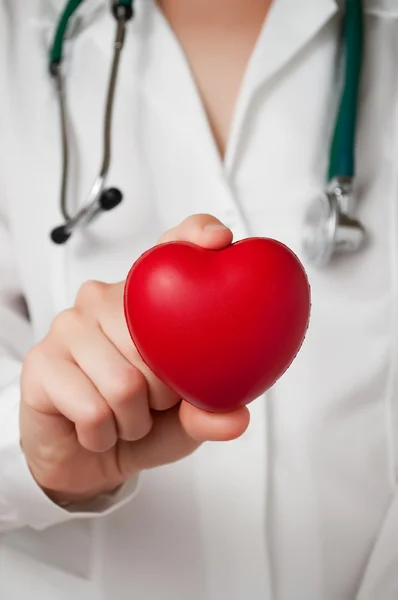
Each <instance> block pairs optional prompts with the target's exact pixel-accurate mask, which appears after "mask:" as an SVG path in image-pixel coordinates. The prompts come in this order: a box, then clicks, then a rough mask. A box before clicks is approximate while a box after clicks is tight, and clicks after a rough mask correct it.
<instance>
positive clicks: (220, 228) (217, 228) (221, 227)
mask: <svg viewBox="0 0 398 600" xmlns="http://www.w3.org/2000/svg"><path fill="white" fill-rule="evenodd" d="M226 229H228V228H227V227H225V225H218V224H216V223H211V224H209V225H206V226H205V227H204V230H205V231H225V230H226Z"/></svg>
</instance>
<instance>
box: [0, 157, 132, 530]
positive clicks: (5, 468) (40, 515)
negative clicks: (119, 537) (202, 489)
mask: <svg viewBox="0 0 398 600" xmlns="http://www.w3.org/2000/svg"><path fill="white" fill-rule="evenodd" d="M0 150H1V149H0ZM0 165H1V163H0ZM1 190H2V185H1V174H0V532H4V531H9V530H12V529H17V528H20V527H23V526H31V527H33V528H35V529H43V528H46V527H48V526H50V525H53V524H56V523H61V522H64V521H68V520H70V519H77V518H82V517H84V518H88V517H97V516H101V515H105V514H108V513H109V512H111V511H113V510H116V509H118V508H119V507H120V506H122V505H124V504H125V503H126V502H128V501H129V500H130V499H131V498H132V496H133V495H134V494H135V493H136V490H137V479H133V480H131V481H129V482H128V483H127V484H125V485H124V486H123V487H122V488H120V489H119V490H118V491H117V492H116V493H113V494H108V495H104V496H101V497H98V498H96V499H95V500H93V501H92V502H89V503H85V504H78V505H71V506H68V507H60V506H58V505H56V504H55V503H53V502H52V501H51V500H50V499H49V498H48V497H47V495H46V494H45V493H44V492H43V491H42V490H41V488H40V487H39V486H38V485H37V484H36V482H35V480H34V478H33V477H32V475H31V472H30V470H29V467H28V465H27V463H26V460H25V456H24V454H23V452H22V450H21V446H20V433H19V402H20V374H21V368H22V362H23V358H24V355H25V353H26V352H27V351H28V349H29V348H30V347H31V346H32V344H33V343H34V341H33V339H32V332H31V327H30V324H29V318H28V315H27V311H26V308H25V305H24V301H23V290H22V288H21V285H20V282H19V277H18V269H17V267H16V264H15V260H14V255H13V250H12V235H11V232H10V230H9V227H8V224H7V215H6V208H5V205H6V201H5V197H4V191H3V193H2V191H1ZM3 190H4V187H3Z"/></svg>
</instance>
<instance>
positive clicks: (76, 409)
mask: <svg viewBox="0 0 398 600" xmlns="http://www.w3.org/2000/svg"><path fill="white" fill-rule="evenodd" d="M34 366H35V369H39V370H40V372H41V373H46V377H43V378H40V384H36V385H34V384H33V382H34V379H32V378H30V386H29V390H28V393H27V390H22V393H23V395H24V396H25V403H26V404H27V405H28V406H30V407H31V408H33V409H34V410H35V411H38V412H43V413H47V414H50V415H54V414H56V413H57V412H58V413H60V414H62V415H63V416H65V417H66V418H67V419H68V420H69V421H71V422H72V423H74V425H75V429H76V434H77V438H78V440H79V443H80V445H81V446H83V447H84V448H86V449H87V450H91V451H92V452H105V451H106V450H109V449H110V448H112V447H113V446H114V445H115V444H116V442H117V430H116V423H115V420H114V416H113V413H112V410H111V409H110V407H109V406H108V405H107V403H106V401H105V400H104V398H103V397H102V396H101V394H100V393H99V392H98V390H97V389H96V388H95V386H94V385H93V383H92V382H91V381H90V380H89V378H88V377H86V376H85V374H84V373H83V372H82V371H81V370H80V369H79V367H78V366H77V365H76V364H74V363H73V362H71V361H68V360H63V359H59V358H53V357H49V356H47V355H46V354H45V353H43V352H41V353H39V352H37V356H36V357H35V360H34ZM27 368H29V366H28V367H27Z"/></svg>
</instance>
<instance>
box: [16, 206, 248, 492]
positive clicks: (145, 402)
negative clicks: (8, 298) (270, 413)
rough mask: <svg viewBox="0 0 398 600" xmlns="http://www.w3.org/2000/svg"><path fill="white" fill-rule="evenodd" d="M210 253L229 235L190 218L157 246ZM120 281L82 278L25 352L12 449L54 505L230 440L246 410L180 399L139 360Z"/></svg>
mask: <svg viewBox="0 0 398 600" xmlns="http://www.w3.org/2000/svg"><path fill="white" fill-rule="evenodd" d="M172 240H179V241H190V242H193V243H195V244H198V245H201V246H203V247H206V248H214V249H220V248H222V247H225V246H227V245H229V244H230V243H231V241H232V233H231V231H230V230H229V229H227V228H225V227H223V226H222V225H221V223H220V222H219V221H217V220H216V219H215V218H214V217H211V216H209V215H195V216H192V217H189V218H188V219H186V220H185V221H184V222H183V223H182V224H181V225H180V226H178V227H176V228H175V229H174V230H171V231H169V232H167V233H166V234H165V235H164V236H163V237H162V238H161V240H160V241H161V242H166V241H172ZM123 291H124V282H121V283H117V284H105V283H100V282H87V283H86V284H84V285H83V286H82V287H81V289H80V290H79V293H78V295H77V298H76V301H75V305H74V306H73V308H71V309H68V310H66V311H64V312H62V313H61V314H59V315H58V316H57V317H56V318H55V319H54V321H53V323H52V324H51V327H50V331H49V333H48V335H47V336H46V337H45V338H44V339H43V340H42V341H41V342H40V343H39V344H38V345H37V346H35V347H34V348H33V349H32V350H31V351H30V352H29V353H28V355H27V356H26V358H25V361H24V364H23V369H22V377H21V409H20V428H21V446H22V449H23V451H24V454H25V457H26V460H27V463H28V465H29V467H30V470H31V472H32V475H33V477H34V478H35V480H36V481H37V483H38V484H39V485H40V486H41V488H42V489H43V490H44V491H45V492H46V493H47V494H48V496H49V497H50V498H52V499H53V500H54V501H55V502H64V501H66V502H74V501H82V500H86V499H90V498H93V497H95V496H97V495H98V494H101V493H106V492H109V491H112V490H114V489H116V488H117V487H118V486H120V485H121V484H122V483H124V482H125V481H126V480H127V479H129V478H130V477H132V476H133V475H135V474H137V473H138V472H139V471H141V470H143V469H149V468H153V467H156V466H159V465H163V464H166V463H171V462H174V461H177V460H179V459H181V458H183V457H185V456H187V455H189V454H190V453H192V452H193V451H194V450H196V449H197V448H198V446H199V445H200V444H201V443H202V442H204V441H210V440H213V441H226V440H232V439H234V438H237V437H239V436H240V435H242V434H243V433H244V431H245V430H246V428H247V426H248V424H249V411H248V409H247V408H246V407H243V408H240V409H238V410H236V411H234V412H232V413H229V414H211V413H207V412H204V411H202V410H200V409H198V408H195V407H193V406H191V405H190V404H188V403H187V402H185V401H184V400H181V398H179V397H178V396H177V395H176V394H174V393H173V392H172V391H171V390H169V389H168V388H166V387H165V386H164V385H163V384H162V383H161V382H160V381H159V380H158V379H157V378H156V377H155V376H154V375H153V373H151V371H150V370H149V369H148V367H147V366H146V365H145V364H144V363H143V362H142V360H141V358H140V356H139V354H138V352H137V350H136V349H135V347H134V345H133V343H132V341H131V338H130V335H129V333H128V329H127V326H126V323H125V318H124V312H123Z"/></svg>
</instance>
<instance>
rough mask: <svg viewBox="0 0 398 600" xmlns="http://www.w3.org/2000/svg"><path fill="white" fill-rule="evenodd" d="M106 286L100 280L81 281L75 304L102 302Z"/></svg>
mask: <svg viewBox="0 0 398 600" xmlns="http://www.w3.org/2000/svg"><path fill="white" fill-rule="evenodd" d="M107 288H108V286H107V285H106V283H103V282H102V281H97V280H94V279H90V280H88V281H86V282H85V283H83V285H82V286H81V287H80V289H79V291H78V292H77V296H76V305H77V306H79V305H82V306H85V305H91V304H94V303H95V304H98V303H99V302H103V300H104V298H105V295H106V290H107Z"/></svg>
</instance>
